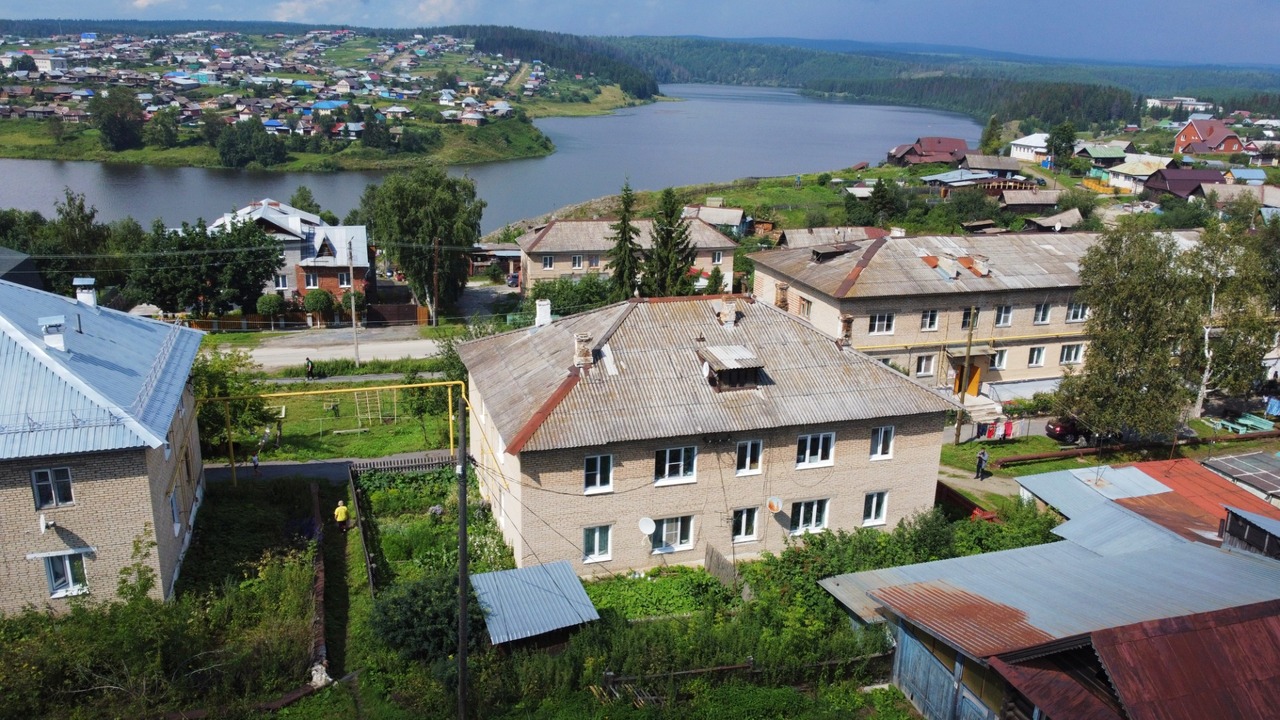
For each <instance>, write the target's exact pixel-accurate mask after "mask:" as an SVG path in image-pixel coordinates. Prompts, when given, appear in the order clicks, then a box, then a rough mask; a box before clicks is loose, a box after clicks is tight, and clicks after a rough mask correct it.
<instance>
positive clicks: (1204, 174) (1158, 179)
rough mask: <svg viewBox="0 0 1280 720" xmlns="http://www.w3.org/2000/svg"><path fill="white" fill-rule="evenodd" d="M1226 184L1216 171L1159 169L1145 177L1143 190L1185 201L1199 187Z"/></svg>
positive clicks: (1220, 174)
mask: <svg viewBox="0 0 1280 720" xmlns="http://www.w3.org/2000/svg"><path fill="white" fill-rule="evenodd" d="M1224 183H1226V179H1225V178H1223V176H1222V173H1220V172H1218V171H1217V170H1195V169H1191V168H1161V169H1159V170H1157V171H1155V172H1153V173H1151V175H1150V176H1148V177H1147V179H1146V182H1144V183H1143V189H1145V190H1146V191H1148V192H1150V193H1152V194H1153V195H1172V196H1174V197H1176V198H1181V199H1183V200H1186V199H1187V198H1189V197H1191V195H1192V194H1194V193H1195V192H1196V191H1198V190H1200V186H1201V185H1202V184H1204V185H1221V184H1224Z"/></svg>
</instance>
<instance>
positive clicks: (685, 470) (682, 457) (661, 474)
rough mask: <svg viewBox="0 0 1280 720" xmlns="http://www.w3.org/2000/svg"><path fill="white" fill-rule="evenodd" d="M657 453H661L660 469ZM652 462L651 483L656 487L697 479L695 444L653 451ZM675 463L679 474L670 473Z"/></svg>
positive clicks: (685, 482) (682, 483)
mask: <svg viewBox="0 0 1280 720" xmlns="http://www.w3.org/2000/svg"><path fill="white" fill-rule="evenodd" d="M659 455H662V460H661V462H662V468H661V470H659V467H658V462H659V459H658V456H659ZM673 458H674V459H673ZM653 462H654V465H653V484H654V485H655V486H657V487H662V486H664V485H685V484H688V483H693V482H697V481H698V446H696V445H686V446H682V447H671V448H663V449H662V450H657V451H655V452H654V458H653ZM677 464H678V465H679V473H680V474H679V475H672V474H671V469H672V467H673V466H675V465H677Z"/></svg>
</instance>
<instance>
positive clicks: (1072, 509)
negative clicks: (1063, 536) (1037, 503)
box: [1018, 470, 1107, 518]
mask: <svg viewBox="0 0 1280 720" xmlns="http://www.w3.org/2000/svg"><path fill="white" fill-rule="evenodd" d="M1018 484H1019V485H1021V486H1022V487H1024V488H1026V489H1027V490H1028V491H1029V492H1030V493H1031V494H1032V495H1035V496H1036V497H1037V498H1040V500H1041V501H1043V502H1044V503H1045V504H1046V505H1048V506H1049V507H1052V508H1053V509H1054V510H1057V511H1058V512H1060V513H1062V514H1063V515H1065V516H1067V517H1068V518H1077V517H1083V516H1084V515H1085V514H1086V513H1088V512H1089V511H1091V510H1093V509H1094V508H1096V507H1098V506H1099V505H1102V504H1104V503H1106V502H1107V499H1106V498H1104V497H1102V495H1100V494H1099V493H1098V492H1097V491H1096V490H1094V489H1093V488H1092V487H1089V486H1087V485H1085V484H1084V483H1082V482H1080V479H1079V478H1077V477H1076V476H1075V475H1073V474H1072V473H1071V471H1070V470H1059V471H1057V472H1049V473H1041V474H1039V475H1028V476H1026V477H1020V478H1018Z"/></svg>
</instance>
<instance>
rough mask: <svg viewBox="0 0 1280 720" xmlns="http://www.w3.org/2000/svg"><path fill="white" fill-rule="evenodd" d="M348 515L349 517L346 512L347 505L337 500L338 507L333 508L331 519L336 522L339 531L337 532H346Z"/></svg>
mask: <svg viewBox="0 0 1280 720" xmlns="http://www.w3.org/2000/svg"><path fill="white" fill-rule="evenodd" d="M348 515H349V511H348V510H347V503H346V501H345V500H339V501H338V507H336V508H334V509H333V519H334V520H336V521H337V522H338V529H339V530H341V531H342V532H344V533H345V532H346V531H347V517H348Z"/></svg>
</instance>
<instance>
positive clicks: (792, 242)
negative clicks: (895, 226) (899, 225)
mask: <svg viewBox="0 0 1280 720" xmlns="http://www.w3.org/2000/svg"><path fill="white" fill-rule="evenodd" d="M888 236H889V231H888V230H883V229H881V228H878V227H820V228H796V229H795V230H783V231H782V233H781V234H779V235H778V247H788V248H809V247H817V246H819V245H838V244H840V243H847V242H856V241H859V240H876V239H879V238H882V237H888Z"/></svg>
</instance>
